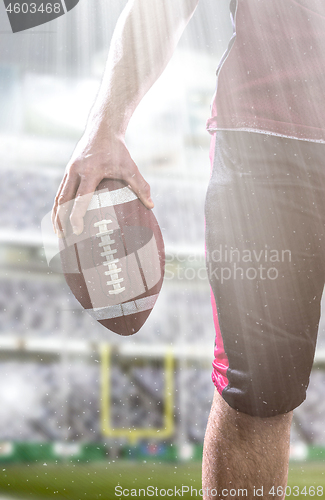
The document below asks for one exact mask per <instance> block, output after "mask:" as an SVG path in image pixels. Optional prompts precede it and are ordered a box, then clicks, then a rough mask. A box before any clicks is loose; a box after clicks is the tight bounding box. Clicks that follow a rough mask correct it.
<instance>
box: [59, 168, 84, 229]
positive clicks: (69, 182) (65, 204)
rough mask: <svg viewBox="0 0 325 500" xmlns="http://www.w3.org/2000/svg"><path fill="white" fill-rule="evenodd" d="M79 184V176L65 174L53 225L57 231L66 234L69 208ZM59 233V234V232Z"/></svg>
mask: <svg viewBox="0 0 325 500" xmlns="http://www.w3.org/2000/svg"><path fill="white" fill-rule="evenodd" d="M78 186H79V176H72V175H67V178H66V180H65V183H64V185H63V188H62V190H61V193H60V195H59V197H58V201H57V210H56V216H55V220H54V225H55V228H56V230H57V232H58V233H60V232H61V233H64V234H66V231H67V224H68V220H69V215H70V212H71V208H72V206H73V202H74V198H75V195H76V191H77V189H78ZM59 235H60V234H59Z"/></svg>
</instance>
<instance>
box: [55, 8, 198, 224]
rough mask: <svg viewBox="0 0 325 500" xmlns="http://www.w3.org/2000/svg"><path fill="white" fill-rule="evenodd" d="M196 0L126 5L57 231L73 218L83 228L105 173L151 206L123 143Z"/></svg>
mask: <svg viewBox="0 0 325 500" xmlns="http://www.w3.org/2000/svg"><path fill="white" fill-rule="evenodd" d="M197 3H198V0H130V1H129V2H128V4H127V6H126V8H125V9H124V10H123V12H122V14H121V16H120V18H119V19H118V22H117V25H116V28H115V31H114V34H113V38H112V42H111V47H110V51H109V55H108V60H107V63H106V69H105V73H104V78H103V81H102V84H101V87H100V90H99V93H98V96H97V98H96V101H95V103H94V106H93V108H92V110H91V113H90V116H89V119H88V123H87V126H86V129H85V132H84V134H83V136H82V138H81V140H80V141H79V143H78V145H77V147H76V149H75V151H74V153H73V155H72V158H71V160H70V161H69V163H68V165H67V168H66V171H65V175H64V177H63V180H62V182H61V185H60V188H59V190H58V193H57V196H56V198H55V203H54V207H53V223H54V227H55V229H56V230H57V231H58V232H60V231H59V229H60V227H61V228H62V229H63V230H65V228H66V224H67V223H68V221H69V217H70V222H71V224H72V227H73V228H74V232H75V233H76V234H80V233H81V232H82V230H83V216H84V215H85V213H86V210H87V207H88V204H89V201H90V199H91V196H92V193H93V192H94V190H95V189H96V187H97V186H98V184H99V183H100V181H101V180H102V179H103V178H118V179H123V180H125V181H126V182H127V184H128V185H130V187H131V188H132V189H133V190H134V191H135V193H136V194H137V195H138V196H139V198H140V199H141V201H142V202H143V203H144V205H145V206H147V207H148V208H152V207H153V202H152V200H151V198H150V188H149V185H148V184H147V182H146V181H145V180H144V178H143V177H142V175H141V174H140V172H139V170H138V168H137V166H136V164H135V163H134V161H133V160H132V158H131V156H130V154H129V152H128V150H127V148H126V146H125V142H124V137H125V132H126V129H127V126H128V123H129V121H130V118H131V116H132V114H133V113H134V111H135V109H136V107H137V105H138V104H139V102H140V101H141V99H142V97H143V96H144V95H145V94H146V92H147V91H148V90H149V89H150V87H151V86H152V85H153V83H154V82H155V81H156V80H157V79H158V77H159V76H160V75H161V73H162V72H163V70H164V69H165V67H166V65H167V63H168V61H169V60H170V58H171V56H172V54H173V52H174V50H175V48H176V45H177V42H178V40H179V38H180V36H181V34H182V32H183V30H184V28H185V26H186V25H187V23H188V21H189V20H190V18H191V16H192V14H193V13H194V10H195V8H196V6H197ZM71 200H74V201H71ZM69 201H71V203H67V202H69ZM68 207H70V208H68ZM71 207H72V208H71Z"/></svg>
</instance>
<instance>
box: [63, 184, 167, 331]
mask: <svg viewBox="0 0 325 500" xmlns="http://www.w3.org/2000/svg"><path fill="white" fill-rule="evenodd" d="M69 231H70V232H69ZM59 246H60V258H61V263H62V268H63V272H64V275H65V279H66V282H67V284H68V286H69V287H70V289H71V291H72V293H73V294H74V296H75V297H76V299H77V300H78V301H79V302H80V304H81V305H82V306H83V307H84V308H85V310H86V311H87V312H88V313H89V314H90V315H91V316H92V317H93V318H94V319H96V320H97V321H98V322H99V323H101V324H102V325H103V326H105V327H106V328H108V329H109V330H112V331H113V332H115V333H118V334H119V335H133V334H134V333H136V332H137V331H138V330H139V329H140V328H141V327H142V326H143V324H144V323H145V321H146V319H147V318H148V316H149V314H150V312H151V310H152V308H153V306H154V304H155V302H156V300H157V297H158V294H159V292H160V289H161V286H162V282H163V277H164V269H165V252H164V242H163V238H162V234H161V231H160V228H159V225H158V222H157V220H156V218H155V216H154V214H153V212H152V211H151V210H149V209H147V208H146V207H145V206H144V205H143V204H142V203H141V201H140V200H139V198H138V197H137V196H136V194H135V193H134V192H133V191H132V190H131V189H130V188H129V187H128V186H127V185H126V184H125V183H124V182H123V181H118V180H110V179H104V180H103V181H102V182H101V183H100V184H99V186H98V187H97V189H96V191H95V193H94V195H93V197H92V199H91V202H90V204H89V206H88V209H87V213H86V215H85V217H84V230H83V232H82V233H81V234H80V235H79V236H76V235H74V234H73V233H72V229H70V230H68V232H67V234H66V235H65V237H64V238H62V239H60V242H59Z"/></svg>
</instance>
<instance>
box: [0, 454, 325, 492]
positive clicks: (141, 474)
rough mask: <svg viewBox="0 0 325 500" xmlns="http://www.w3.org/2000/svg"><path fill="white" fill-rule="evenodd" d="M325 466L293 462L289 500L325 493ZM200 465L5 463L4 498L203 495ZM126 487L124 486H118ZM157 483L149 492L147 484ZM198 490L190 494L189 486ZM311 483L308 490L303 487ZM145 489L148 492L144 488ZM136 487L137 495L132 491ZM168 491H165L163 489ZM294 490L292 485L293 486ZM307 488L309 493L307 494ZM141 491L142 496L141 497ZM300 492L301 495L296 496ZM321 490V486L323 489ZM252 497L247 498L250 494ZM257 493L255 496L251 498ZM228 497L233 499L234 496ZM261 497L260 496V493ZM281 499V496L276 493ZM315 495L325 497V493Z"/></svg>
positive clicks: (1, 478)
mask: <svg viewBox="0 0 325 500" xmlns="http://www.w3.org/2000/svg"><path fill="white" fill-rule="evenodd" d="M324 472H325V464H323V463H320V462H315V463H306V464H300V465H297V464H291V465H290V476H289V485H290V486H291V487H293V486H296V487H298V488H299V491H300V493H299V494H297V491H298V490H297V488H296V489H295V491H294V490H292V491H291V495H288V496H287V498H293V499H294V498H300V499H310V498H311V497H313V491H314V490H313V489H311V490H309V487H310V486H315V487H317V486H319V487H323V488H324V491H325V474H324ZM200 474H201V473H200V464H199V463H198V462H196V463H188V464H184V463H183V464H178V463H172V464H159V463H157V462H156V463H155V462H147V463H145V462H142V463H141V462H135V463H133V462H128V461H121V460H120V461H116V462H106V463H103V462H100V463H92V464H91V465H79V464H73V463H68V464H66V465H64V464H58V465H54V464H49V465H46V464H42V465H35V464H30V465H9V466H8V465H7V466H6V465H2V466H1V474H0V499H1V498H2V497H3V498H6V499H9V498H13V499H26V498H32V499H35V500H37V499H42V500H47V499H53V498H55V499H57V500H63V499H71V500H82V499H87V500H112V499H115V498H139V497H140V498H143V497H144V496H145V497H146V498H184V499H190V498H192V499H193V498H200V497H199V489H200V487H201V478H200ZM117 485H120V487H121V488H120V490H115V487H116V486H117ZM182 485H183V486H184V487H185V489H184V494H183V495H182V496H181V495H177V494H173V495H171V493H172V491H171V490H172V489H175V487H176V488H182ZM148 486H151V487H152V489H151V490H149V493H150V492H152V493H153V494H151V495H149V494H148V490H147V487H148ZM191 486H192V487H193V488H196V489H197V490H198V493H197V497H196V495H195V492H194V490H193V491H192V495H191V493H190V491H189V492H188V493H186V492H185V490H186V487H188V488H189V490H190V488H191ZM304 487H306V489H305V490H304V489H303V488H304ZM122 488H123V489H125V490H129V492H128V493H129V496H126V494H127V491H125V495H123V494H122V495H121V494H119V495H116V494H115V493H121V490H122ZM140 488H143V489H144V490H145V491H146V495H144V492H142V493H141V492H139V489H140ZM155 488H157V490H155ZM131 489H133V495H132V491H131ZM167 489H169V496H167V495H166V494H165V495H164V490H167ZM160 490H162V492H161V494H159V491H160ZM288 492H289V489H288ZM304 492H305V493H306V494H304ZM135 493H136V494H137V495H135ZM294 493H295V494H294ZM319 493H321V490H319ZM249 497H250V495H248V497H247V498H249ZM251 497H253V496H251ZM228 498H231V496H230V495H229V496H228ZM254 498H258V497H254ZM274 498H276V497H274ZM314 498H325V494H324V493H323V494H319V495H317V492H315V495H314Z"/></svg>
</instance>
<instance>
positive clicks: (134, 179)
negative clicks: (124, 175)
mask: <svg viewBox="0 0 325 500" xmlns="http://www.w3.org/2000/svg"><path fill="white" fill-rule="evenodd" d="M128 183H129V186H130V188H131V189H132V190H133V191H134V192H135V194H136V195H137V196H138V197H139V199H140V200H141V201H142V203H143V204H144V206H145V207H147V208H149V209H152V208H153V207H154V202H153V201H152V198H151V194H150V186H149V184H148V182H147V181H146V180H145V179H144V178H143V177H142V175H141V174H140V172H139V170H138V168H136V171H135V172H134V174H133V175H132V176H131V177H130V178H129V179H128Z"/></svg>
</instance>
